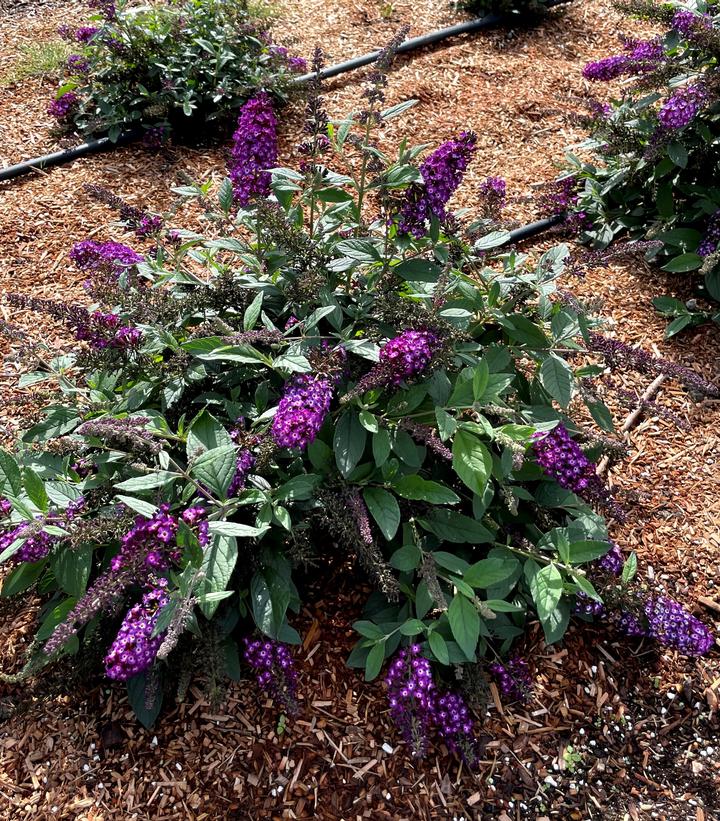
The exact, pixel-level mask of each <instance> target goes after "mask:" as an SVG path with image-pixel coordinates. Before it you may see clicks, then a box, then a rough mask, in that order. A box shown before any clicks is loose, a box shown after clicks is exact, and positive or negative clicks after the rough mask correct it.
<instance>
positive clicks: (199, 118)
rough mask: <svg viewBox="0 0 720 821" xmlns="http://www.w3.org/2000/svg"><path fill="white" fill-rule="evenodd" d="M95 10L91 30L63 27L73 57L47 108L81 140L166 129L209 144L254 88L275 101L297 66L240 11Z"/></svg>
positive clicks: (219, 0) (203, 6) (181, 6)
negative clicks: (102, 134) (207, 140)
mask: <svg viewBox="0 0 720 821" xmlns="http://www.w3.org/2000/svg"><path fill="white" fill-rule="evenodd" d="M94 5H95V8H96V9H97V13H96V14H95V15H94V16H93V18H92V19H91V25H89V26H83V27H81V28H79V29H71V28H70V27H68V26H64V27H63V28H62V29H61V33H62V34H63V35H64V36H65V37H66V38H67V39H69V40H70V41H71V42H73V43H75V44H76V51H77V53H75V54H73V55H71V56H70V57H69V59H68V78H67V80H66V81H65V82H64V83H63V85H62V86H61V87H60V88H59V90H58V92H57V95H56V99H55V100H54V101H53V103H52V105H51V107H50V111H51V113H52V114H54V116H56V117H57V119H58V121H59V123H60V124H61V125H62V126H64V127H66V128H77V129H78V130H80V131H81V132H82V133H85V134H91V133H95V132H105V131H107V132H108V133H109V134H110V136H111V137H115V136H117V135H118V134H119V133H120V132H121V131H123V130H125V129H127V128H128V127H132V126H138V125H144V126H157V125H166V126H169V127H170V128H172V129H173V130H174V132H175V135H176V136H177V137H181V138H182V137H185V138H193V139H198V138H200V139H203V138H207V136H212V135H214V134H217V133H222V131H223V130H224V129H225V130H226V129H227V128H228V126H229V124H230V122H231V118H232V116H233V114H234V113H236V111H237V109H238V108H239V106H240V105H241V104H242V103H243V102H244V101H245V100H246V99H248V97H250V96H252V94H253V93H254V91H255V90H257V89H258V88H265V89H267V90H270V91H274V92H277V93H282V91H283V89H285V88H286V87H287V85H288V82H289V80H290V78H291V75H292V72H293V71H296V70H301V69H303V68H304V62H303V61H302V60H300V59H299V58H293V57H290V56H289V55H288V53H287V51H286V49H284V48H282V47H279V46H275V45H273V43H272V40H271V39H270V37H269V35H268V33H267V31H265V30H264V26H265V24H263V23H261V22H258V21H257V20H256V19H254V18H253V15H252V14H251V13H250V12H248V10H247V7H246V5H245V4H244V3H238V2H233V1H231V0H177V2H175V0H170V2H163V3H158V4H155V5H150V6H148V5H143V6H139V7H133V6H132V5H129V4H127V3H126V2H124V0H120V2H119V3H118V4H117V5H116V4H115V3H113V2H111V0H110V1H109V2H105V0H96V2H95V4H94ZM210 121H212V122H213V125H212V128H211V129H210V130H209V131H208V129H207V126H206V124H207V123H208V122H210Z"/></svg>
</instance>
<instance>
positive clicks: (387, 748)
mask: <svg viewBox="0 0 720 821" xmlns="http://www.w3.org/2000/svg"><path fill="white" fill-rule="evenodd" d="M382 748H383V750H384V752H386V753H387V754H388V755H392V754H393V753H394V752H395V750H394V749H393V748H392V747H391V746H390V745H389V744H388V743H387V741H386V742H385V743H384V744H383V745H382Z"/></svg>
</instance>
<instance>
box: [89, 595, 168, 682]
mask: <svg viewBox="0 0 720 821" xmlns="http://www.w3.org/2000/svg"><path fill="white" fill-rule="evenodd" d="M166 587H167V581H166V580H165V579H161V580H160V581H159V582H158V583H157V586H156V587H154V588H152V589H151V590H150V591H148V592H147V593H145V595H144V596H143V597H142V601H141V602H139V603H138V604H136V605H135V606H134V607H131V608H130V610H128V612H127V613H126V614H125V618H124V619H123V623H122V625H121V626H120V630H119V631H118V634H117V637H116V638H115V641H114V642H113V643H112V646H111V647H110V650H109V652H108V654H107V656H106V657H105V674H106V675H107V677H108V678H111V679H113V680H114V681H127V680H128V679H130V678H132V677H133V676H137V675H139V674H140V673H144V672H145V671H146V670H149V669H150V667H152V665H153V662H154V661H155V656H156V655H157V651H158V648H159V647H160V645H161V644H162V640H163V634H162V633H160V634H158V635H157V636H154V637H153V631H154V630H155V625H156V624H157V620H158V615H159V614H160V611H161V610H162V608H163V607H165V605H166V604H167V603H168V602H169V601H170V597H169V596H168V593H167V590H166Z"/></svg>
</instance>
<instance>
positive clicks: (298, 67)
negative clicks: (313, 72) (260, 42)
mask: <svg viewBox="0 0 720 821" xmlns="http://www.w3.org/2000/svg"><path fill="white" fill-rule="evenodd" d="M270 53H271V54H273V55H275V56H276V57H279V58H280V59H281V60H283V61H284V62H285V63H286V65H287V67H288V68H289V69H290V71H297V72H298V73H300V72H302V71H307V60H305V58H304V57H293V56H292V55H291V54H289V52H288V50H287V49H286V48H285V46H270Z"/></svg>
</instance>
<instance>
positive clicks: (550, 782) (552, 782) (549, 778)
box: [545, 775, 557, 787]
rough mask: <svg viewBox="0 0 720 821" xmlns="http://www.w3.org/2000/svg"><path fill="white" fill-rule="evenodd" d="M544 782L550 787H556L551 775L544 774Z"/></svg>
mask: <svg viewBox="0 0 720 821" xmlns="http://www.w3.org/2000/svg"><path fill="white" fill-rule="evenodd" d="M545 783H546V784H549V785H550V786H551V787H557V781H556V780H555V779H554V778H553V777H552V776H551V775H546V776H545Z"/></svg>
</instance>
